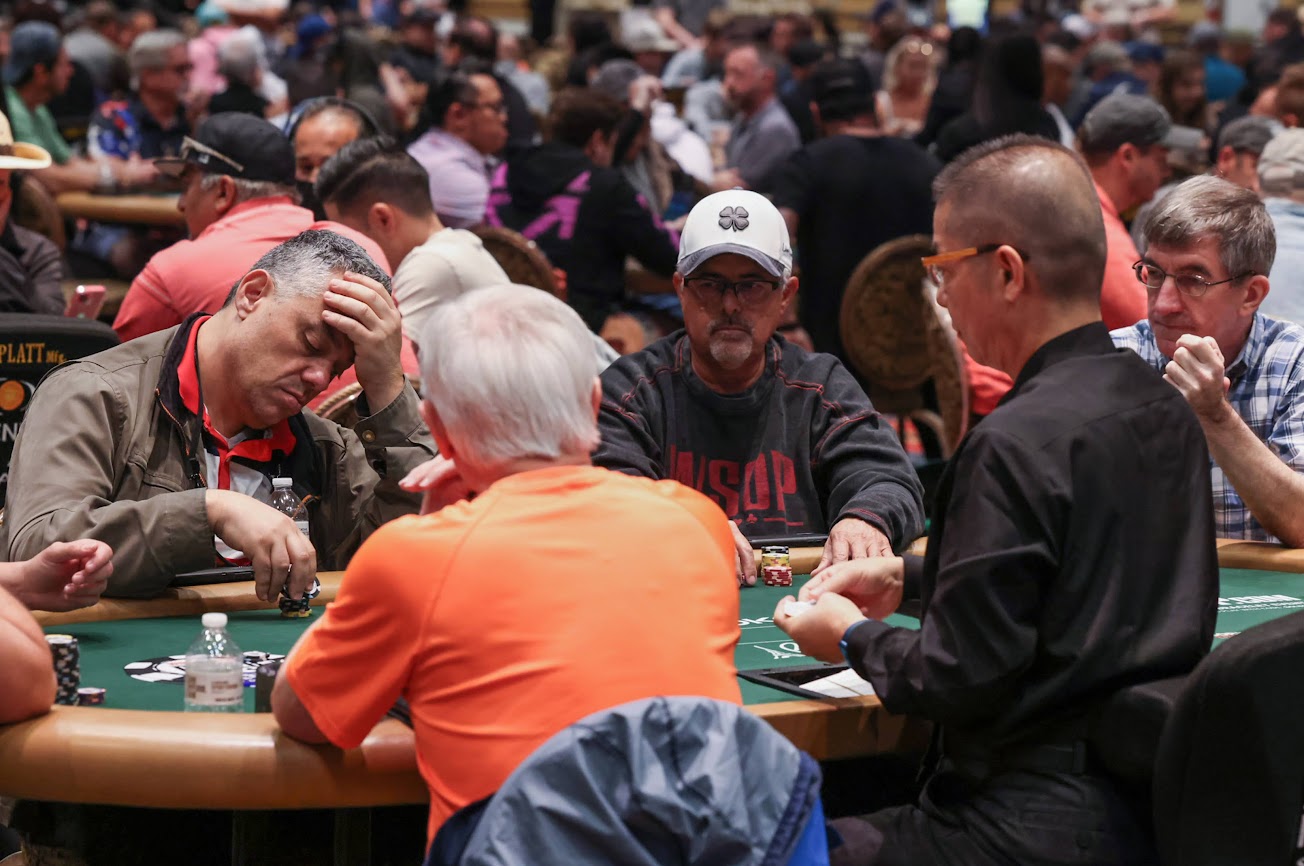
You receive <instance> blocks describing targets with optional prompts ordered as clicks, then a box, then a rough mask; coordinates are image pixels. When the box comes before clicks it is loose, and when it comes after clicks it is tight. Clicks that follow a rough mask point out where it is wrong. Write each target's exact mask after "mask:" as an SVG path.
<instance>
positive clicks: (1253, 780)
mask: <svg viewBox="0 0 1304 866" xmlns="http://www.w3.org/2000/svg"><path fill="white" fill-rule="evenodd" d="M1301 671H1304V612H1299V613H1294V614H1290V615H1289V616H1284V617H1282V618H1280V619H1276V620H1273V621H1271V622H1267V623H1264V624H1263V625H1259V626H1255V627H1254V628H1251V629H1248V630H1247V631H1245V632H1242V633H1241V634H1239V635H1236V636H1235V637H1232V638H1230V639H1228V640H1227V641H1226V642H1224V643H1223V644H1222V645H1221V646H1219V647H1218V648H1216V649H1215V650H1214V651H1213V652H1212V653H1210V655H1209V656H1208V657H1207V658H1205V660H1204V661H1202V662H1201V663H1200V665H1199V666H1198V667H1197V668H1196V669H1195V671H1194V672H1193V673H1192V674H1191V676H1190V679H1189V681H1188V683H1187V685H1186V686H1185V688H1184V689H1183V690H1182V693H1181V694H1180V695H1179V696H1178V698H1177V702H1176V704H1175V706H1174V707H1173V712H1172V714H1171V716H1170V717H1169V719H1168V723H1167V724H1166V725H1165V726H1164V731H1163V736H1162V737H1161V739H1160V742H1159V752H1158V756H1157V761H1156V764H1155V779H1154V788H1153V792H1154V808H1155V831H1156V838H1157V841H1158V844H1159V854H1160V863H1162V864H1163V866H1215V864H1218V866H1225V864H1228V863H1236V864H1238V866H1257V864H1272V866H1285V864H1287V863H1295V862H1297V860H1296V859H1295V857H1294V852H1295V850H1296V845H1297V840H1298V838H1299V836H1298V834H1299V832H1300V829H1301V821H1300V816H1301V806H1304V726H1301V722H1300V720H1301V719H1304V677H1301V675H1300V672H1301Z"/></svg>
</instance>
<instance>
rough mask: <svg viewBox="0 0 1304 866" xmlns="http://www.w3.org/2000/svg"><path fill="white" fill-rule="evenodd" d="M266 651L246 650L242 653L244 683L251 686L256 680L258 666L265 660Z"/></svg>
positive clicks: (247, 686)
mask: <svg viewBox="0 0 1304 866" xmlns="http://www.w3.org/2000/svg"><path fill="white" fill-rule="evenodd" d="M267 655H268V654H267V653H265V652H263V651H262V650H248V651H246V652H245V654H244V684H245V688H251V687H252V686H253V685H254V684H255V683H256V682H257V679H256V677H257V675H258V666H259V665H261V664H262V663H263V662H265V661H267Z"/></svg>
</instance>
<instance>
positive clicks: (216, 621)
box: [200, 613, 226, 628]
mask: <svg viewBox="0 0 1304 866" xmlns="http://www.w3.org/2000/svg"><path fill="white" fill-rule="evenodd" d="M200 621H201V622H202V623H203V624H204V628H226V614H224V613H206V614H204V616H203V618H202V619H201V620H200Z"/></svg>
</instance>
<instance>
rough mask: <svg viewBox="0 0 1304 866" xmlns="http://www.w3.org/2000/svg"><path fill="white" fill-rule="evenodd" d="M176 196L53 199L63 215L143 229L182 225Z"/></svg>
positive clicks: (80, 194)
mask: <svg viewBox="0 0 1304 866" xmlns="http://www.w3.org/2000/svg"><path fill="white" fill-rule="evenodd" d="M179 197H180V196H178V195H177V194H176V193H159V194H157V195H149V194H135V195H104V194H100V193H93V192H65V193H60V194H59V195H58V196H57V197H55V203H56V204H58V206H59V210H60V211H62V212H63V215H64V216H66V217H69V218H71V219H89V220H96V221H97V222H104V223H130V224H133V225H146V226H184V225H185V224H186V218H185V217H184V216H183V215H182V214H181V211H179V210H177V199H178V198H179Z"/></svg>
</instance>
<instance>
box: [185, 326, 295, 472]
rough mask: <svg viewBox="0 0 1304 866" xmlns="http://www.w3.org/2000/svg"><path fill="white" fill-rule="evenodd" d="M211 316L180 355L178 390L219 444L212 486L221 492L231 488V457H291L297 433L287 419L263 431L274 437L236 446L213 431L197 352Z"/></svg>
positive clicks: (263, 459)
mask: <svg viewBox="0 0 1304 866" xmlns="http://www.w3.org/2000/svg"><path fill="white" fill-rule="evenodd" d="M211 318H212V316H204V317H203V318H202V319H196V320H195V326H194V327H193V328H191V329H190V339H189V340H188V341H187V342H186V351H185V352H184V353H182V355H181V361H180V362H179V363H178V364H177V381H178V390H179V391H180V393H181V402H182V403H183V404H184V405H185V407H186V408H187V409H189V410H190V411H191V412H192V413H193V414H195V415H201V414H202V415H203V418H204V432H205V433H207V434H208V435H209V436H211V437H212V440H213V442H214V443H215V444H216V445H217V466H218V470H217V483H216V484H212V479H209V482H210V485H211V486H214V487H216V488H218V489H219V490H230V489H231V469H230V465H229V464H230V462H231V458H232V457H243V458H245V459H246V460H251V461H254V462H256V463H270V462H271V461H272V455H274V454H278V453H279V454H284V455H288V454H290V453H291V452H292V451H294V445H295V441H296V440H295V438H294V431H292V430H291V429H290V422H289V420H288V419H286V420H282V421H278V422H277V423H276V425H275V426H273V427H272V428H271V430H270V431H263V432H264V434H266V433H268V432H270V434H271V435H264V436H263V438H261V439H245V440H243V441H241V442H237V443H236V444H235V445H234V446H230V445H228V444H227V441H226V437H225V436H223V435H222V434H221V433H219V432H217V430H216V429H214V428H213V424H212V422H211V421H210V420H209V417H208V407H206V406H204V405H203V400H202V399H201V398H200V394H199V357H198V356H197V355H196V353H195V342H196V339H197V338H198V337H199V329H200V328H201V327H203V325H204V323H205V322H207V321H208V320H209V319H211Z"/></svg>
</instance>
